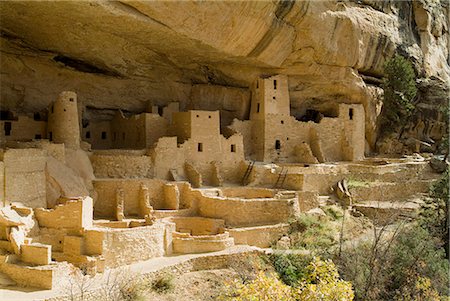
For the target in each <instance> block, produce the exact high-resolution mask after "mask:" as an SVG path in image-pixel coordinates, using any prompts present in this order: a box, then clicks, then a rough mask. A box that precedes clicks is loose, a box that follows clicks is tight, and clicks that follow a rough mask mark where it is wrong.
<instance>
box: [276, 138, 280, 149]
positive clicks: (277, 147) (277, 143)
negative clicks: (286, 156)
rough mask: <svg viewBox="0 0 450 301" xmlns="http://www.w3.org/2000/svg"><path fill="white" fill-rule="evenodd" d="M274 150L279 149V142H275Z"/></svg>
mask: <svg viewBox="0 0 450 301" xmlns="http://www.w3.org/2000/svg"><path fill="white" fill-rule="evenodd" d="M275 149H281V142H280V140H276V141H275Z"/></svg>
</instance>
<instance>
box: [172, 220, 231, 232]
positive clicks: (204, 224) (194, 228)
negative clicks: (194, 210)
mask: <svg viewBox="0 0 450 301" xmlns="http://www.w3.org/2000/svg"><path fill="white" fill-rule="evenodd" d="M168 220H169V221H170V222H173V223H175V225H176V231H177V232H181V233H189V234H191V235H212V234H219V233H223V231H224V226H225V222H224V221H223V220H221V219H212V218H204V217H172V218H169V219H168Z"/></svg>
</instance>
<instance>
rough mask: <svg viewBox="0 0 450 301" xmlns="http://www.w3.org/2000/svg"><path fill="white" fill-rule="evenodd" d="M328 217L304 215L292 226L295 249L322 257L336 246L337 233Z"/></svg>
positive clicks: (291, 231)
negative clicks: (313, 252) (311, 252)
mask: <svg viewBox="0 0 450 301" xmlns="http://www.w3.org/2000/svg"><path fill="white" fill-rule="evenodd" d="M329 220H330V218H329V217H328V216H324V217H316V216H311V215H305V214H302V215H300V217H298V218H297V219H296V220H295V221H293V222H291V224H290V230H289V231H290V233H291V239H292V243H293V246H294V248H297V249H305V250H312V251H315V252H317V253H318V254H320V255H323V253H324V252H327V251H328V250H329V249H330V247H332V246H334V245H336V243H337V237H336V231H335V229H333V227H332V225H331V224H330V223H329Z"/></svg>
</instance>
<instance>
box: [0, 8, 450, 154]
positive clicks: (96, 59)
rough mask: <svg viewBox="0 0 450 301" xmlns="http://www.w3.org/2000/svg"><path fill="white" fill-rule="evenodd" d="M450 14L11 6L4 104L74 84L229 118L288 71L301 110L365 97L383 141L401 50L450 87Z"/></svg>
mask: <svg viewBox="0 0 450 301" xmlns="http://www.w3.org/2000/svg"><path fill="white" fill-rule="evenodd" d="M448 12H449V7H448V3H447V2H446V1H439V0H436V1H431V0H421V1H374V0H363V1H292V2H291V1H255V2H234V1H203V2H181V1H180V2H162V1H161V2H150V1H114V2H106V1H105V2H103V1H102V2H97V1H92V2H75V1H67V2H1V3H0V25H1V70H2V76H1V108H2V110H8V109H11V110H15V111H24V112H28V111H38V110H43V109H45V108H46V106H47V105H48V104H49V103H50V102H51V101H53V100H54V99H56V96H57V94H58V93H59V92H60V91H62V90H74V91H76V92H77V93H78V95H79V99H80V100H81V101H82V102H83V103H84V105H86V106H88V107H90V108H97V109H99V108H100V109H103V108H105V109H115V108H122V109H125V110H129V111H132V112H140V111H143V110H144V109H145V108H146V107H147V102H148V101H152V102H153V103H154V104H158V105H163V104H166V103H168V102H170V101H179V102H180V104H181V108H182V109H184V108H188V107H194V108H198V109H220V110H221V112H222V114H223V115H224V117H225V121H224V122H225V123H227V122H229V121H231V119H232V118H233V117H237V118H244V117H246V110H247V109H248V102H249V97H250V95H249V91H248V86H249V85H250V83H251V82H252V81H253V80H255V78H256V77H257V76H259V75H264V74H267V75H270V74H275V73H282V74H287V75H289V88H290V95H291V106H292V113H293V114H295V115H299V114H302V113H303V112H304V111H305V110H306V108H323V107H326V106H329V105H330V104H332V103H336V102H348V103H362V104H364V106H365V109H366V139H367V141H368V145H370V146H371V147H373V146H374V145H375V142H376V135H375V133H376V124H377V116H378V115H379V112H380V108H381V102H380V99H381V98H380V93H381V91H380V90H381V89H380V88H379V84H380V79H381V77H382V75H383V74H382V72H383V64H384V62H385V61H386V60H387V59H388V58H390V57H391V56H392V55H393V54H394V53H395V52H396V51H398V52H401V53H403V54H405V55H407V56H409V57H411V58H412V60H413V61H414V63H415V67H416V69H417V70H418V73H419V74H420V76H422V77H432V76H433V77H434V78H436V79H438V80H439V81H440V82H442V83H444V86H445V87H447V86H449V85H450V84H449V82H450V75H449V74H450V68H449V45H450V38H449V34H448V25H447V24H448ZM219 95H222V96H219ZM444 101H445V100H442V102H444Z"/></svg>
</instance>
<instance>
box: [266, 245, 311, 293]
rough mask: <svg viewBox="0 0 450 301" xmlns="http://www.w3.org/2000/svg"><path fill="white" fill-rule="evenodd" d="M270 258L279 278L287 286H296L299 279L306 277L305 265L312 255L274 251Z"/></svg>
mask: <svg viewBox="0 0 450 301" xmlns="http://www.w3.org/2000/svg"><path fill="white" fill-rule="evenodd" d="M270 259H271V261H272V265H273V267H274V268H275V271H276V272H277V273H278V275H279V276H280V278H281V280H282V281H283V282H284V283H285V284H287V285H289V286H296V285H297V284H298V283H299V281H300V279H303V278H305V277H306V273H307V270H306V267H307V266H308V264H309V262H311V259H312V256H310V255H300V254H277V253H275V254H272V256H271V257H270Z"/></svg>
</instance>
